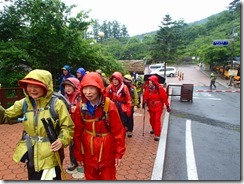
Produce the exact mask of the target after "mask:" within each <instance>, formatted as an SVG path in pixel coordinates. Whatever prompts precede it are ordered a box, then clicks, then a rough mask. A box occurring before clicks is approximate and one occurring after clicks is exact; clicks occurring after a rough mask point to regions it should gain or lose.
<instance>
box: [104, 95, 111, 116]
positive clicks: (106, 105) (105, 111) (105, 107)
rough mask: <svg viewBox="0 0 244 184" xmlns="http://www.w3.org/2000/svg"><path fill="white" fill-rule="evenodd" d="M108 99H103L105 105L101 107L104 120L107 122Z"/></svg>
mask: <svg viewBox="0 0 244 184" xmlns="http://www.w3.org/2000/svg"><path fill="white" fill-rule="evenodd" d="M109 102H110V99H109V98H108V97H106V98H105V104H104V107H103V112H104V113H105V120H108V108H109Z"/></svg>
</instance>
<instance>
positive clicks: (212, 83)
mask: <svg viewBox="0 0 244 184" xmlns="http://www.w3.org/2000/svg"><path fill="white" fill-rule="evenodd" d="M215 81H216V77H215V75H214V73H211V74H210V89H211V90H212V87H213V86H214V89H216V85H215Z"/></svg>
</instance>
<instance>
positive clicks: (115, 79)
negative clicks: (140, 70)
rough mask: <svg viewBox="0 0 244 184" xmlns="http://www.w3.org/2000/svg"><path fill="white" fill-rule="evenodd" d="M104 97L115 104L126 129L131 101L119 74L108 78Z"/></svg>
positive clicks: (115, 73) (116, 73)
mask: <svg viewBox="0 0 244 184" xmlns="http://www.w3.org/2000/svg"><path fill="white" fill-rule="evenodd" d="M106 96H107V97H109V98H110V99H111V100H112V101H113V102H115V104H116V106H117V108H118V111H119V115H120V119H121V121H122V122H123V125H124V126H125V128H127V127H126V125H127V124H128V118H129V117H130V115H131V108H132V99H131V96H130V91H129V89H128V87H127V86H126V85H125V84H124V82H123V76H122V74H121V73H120V72H114V73H113V74H112V76H111V77H110V84H109V86H108V87H107V88H106Z"/></svg>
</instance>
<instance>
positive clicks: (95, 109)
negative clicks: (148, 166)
mask: <svg viewBox="0 0 244 184" xmlns="http://www.w3.org/2000/svg"><path fill="white" fill-rule="evenodd" d="M80 91H81V99H82V104H78V106H77V108H76V111H75V120H74V122H75V132H74V153H75V157H76V160H77V162H78V164H79V165H83V166H84V173H85V178H86V179H87V180H116V167H117V166H119V165H120V163H121V159H122V157H123V155H124V154H125V138H124V135H125V130H124V127H123V124H122V122H121V120H120V117H119V113H118V110H117V107H116V105H115V104H114V102H112V101H111V100H110V99H109V98H107V97H106V96H105V95H104V85H103V80H102V78H101V76H100V75H99V74H98V73H96V72H89V73H88V74H86V75H85V77H84V78H83V80H82V81H81V87H80Z"/></svg>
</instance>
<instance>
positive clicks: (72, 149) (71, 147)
mask: <svg viewBox="0 0 244 184" xmlns="http://www.w3.org/2000/svg"><path fill="white" fill-rule="evenodd" d="M69 158H70V163H72V164H74V165H78V163H77V161H76V159H75V155H74V141H73V140H72V141H71V143H70V145H69Z"/></svg>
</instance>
